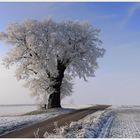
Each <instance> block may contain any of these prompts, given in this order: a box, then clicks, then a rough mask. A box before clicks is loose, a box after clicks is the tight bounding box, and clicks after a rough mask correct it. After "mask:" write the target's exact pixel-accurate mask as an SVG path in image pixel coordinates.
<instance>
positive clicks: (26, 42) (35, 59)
mask: <svg viewBox="0 0 140 140" xmlns="http://www.w3.org/2000/svg"><path fill="white" fill-rule="evenodd" d="M98 35H99V30H98V29H95V28H93V27H92V26H91V25H89V24H88V23H83V22H75V21H66V22H60V23H57V22H55V21H53V20H52V19H48V20H44V21H37V20H27V21H24V22H22V23H14V24H10V25H9V26H8V27H7V29H6V31H5V32H1V33H0V39H1V40H3V41H5V42H6V43H8V44H10V45H12V46H14V47H12V48H11V50H10V51H9V53H8V54H7V56H6V57H5V58H4V64H5V66H6V67H9V66H11V65H14V64H15V65H16V66H17V70H16V77H17V79H18V80H21V79H23V80H26V81H27V83H26V86H27V87H29V88H30V89H31V90H32V95H35V96H37V98H38V100H40V99H41V100H42V99H43V100H44V101H45V102H47V101H48V108H54V107H61V103H60V101H61V98H63V97H65V96H67V95H70V94H71V92H72V79H73V78H74V77H76V76H78V77H79V78H83V79H84V80H86V78H87V77H91V76H94V72H95V70H96V69H97V67H98V64H97V58H99V57H102V56H103V54H104V52H105V50H104V49H103V48H98V46H100V45H101V40H100V39H99V37H98ZM47 97H48V99H47Z"/></svg>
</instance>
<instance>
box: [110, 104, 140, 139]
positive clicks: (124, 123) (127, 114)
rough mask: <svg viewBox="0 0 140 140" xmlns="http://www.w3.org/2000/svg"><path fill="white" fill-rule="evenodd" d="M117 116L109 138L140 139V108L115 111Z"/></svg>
mask: <svg viewBox="0 0 140 140" xmlns="http://www.w3.org/2000/svg"><path fill="white" fill-rule="evenodd" d="M114 112H115V116H114V120H113V123H112V124H111V127H110V131H109V132H108V136H107V137H109V138H140V107H138V106H135V107H122V108H118V109H114Z"/></svg>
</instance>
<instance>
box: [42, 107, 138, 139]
mask: <svg viewBox="0 0 140 140" xmlns="http://www.w3.org/2000/svg"><path fill="white" fill-rule="evenodd" d="M44 137H51V138H56V137H59V138H62V137H63V138H140V106H113V107H111V108H108V109H107V110H105V111H98V112H96V113H93V114H91V115H88V116H87V117H85V118H83V119H81V120H79V121H77V122H72V123H71V124H70V125H68V126H64V127H61V128H59V129H58V128H57V127H56V134H55V135H54V134H48V133H47V132H46V133H45V134H44Z"/></svg>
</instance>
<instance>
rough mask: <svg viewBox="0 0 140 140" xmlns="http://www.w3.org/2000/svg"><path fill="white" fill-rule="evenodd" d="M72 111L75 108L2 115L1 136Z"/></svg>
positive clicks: (0, 120) (0, 122)
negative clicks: (29, 113) (35, 113)
mask: <svg viewBox="0 0 140 140" xmlns="http://www.w3.org/2000/svg"><path fill="white" fill-rule="evenodd" d="M71 111H73V110H70V109H59V110H53V111H50V112H47V113H44V114H38V115H25V116H13V117H11V116H9V117H0V136H1V135H3V134H6V133H9V132H11V131H14V130H16V129H20V128H23V127H26V126H29V125H32V124H34V123H37V122H41V121H44V120H47V119H49V118H53V117H56V116H58V115H60V114H64V113H68V112H71Z"/></svg>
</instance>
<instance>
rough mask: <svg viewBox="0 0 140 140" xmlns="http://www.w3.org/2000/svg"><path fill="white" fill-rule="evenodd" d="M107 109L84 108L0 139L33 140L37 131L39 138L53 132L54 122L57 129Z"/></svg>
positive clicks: (104, 106)
mask: <svg viewBox="0 0 140 140" xmlns="http://www.w3.org/2000/svg"><path fill="white" fill-rule="evenodd" d="M107 107H109V106H108V105H97V106H94V107H90V108H86V109H80V110H76V111H74V112H72V113H67V114H63V115H60V116H57V117H54V118H51V119H48V120H46V121H43V122H40V123H37V124H34V125H32V126H29V127H26V128H22V129H20V130H16V131H14V132H11V133H8V134H6V135H3V136H1V138H34V137H35V136H34V132H37V130H39V133H38V134H39V137H40V138H41V137H43V135H44V133H45V132H46V131H47V132H50V133H53V132H54V128H55V126H54V122H57V126H58V127H60V126H64V125H66V124H69V123H70V122H72V121H77V120H79V119H81V118H83V117H85V116H87V115H88V114H91V113H93V112H96V111H98V110H104V109H106V108H107Z"/></svg>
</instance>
